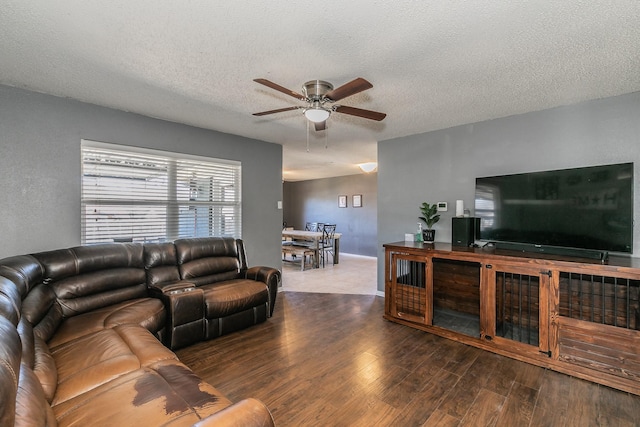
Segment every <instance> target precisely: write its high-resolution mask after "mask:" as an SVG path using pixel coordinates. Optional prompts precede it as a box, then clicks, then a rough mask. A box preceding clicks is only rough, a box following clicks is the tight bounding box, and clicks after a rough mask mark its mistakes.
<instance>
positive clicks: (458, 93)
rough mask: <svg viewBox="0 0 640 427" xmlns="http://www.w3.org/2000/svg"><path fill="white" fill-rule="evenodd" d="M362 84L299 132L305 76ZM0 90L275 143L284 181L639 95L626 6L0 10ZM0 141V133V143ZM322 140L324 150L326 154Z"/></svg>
mask: <svg viewBox="0 0 640 427" xmlns="http://www.w3.org/2000/svg"><path fill="white" fill-rule="evenodd" d="M356 77H364V78H365V79H367V80H369V81H370V82H371V83H372V84H373V88H372V89H369V90H367V91H365V92H362V93H360V94H357V95H354V96H352V97H349V98H345V99H344V100H342V101H340V104H342V105H349V106H353V107H358V108H364V109H369V110H375V111H381V112H385V113H387V118H386V119H385V120H384V121H382V122H374V121H370V120H366V119H363V118H357V117H351V116H347V115H344V114H338V113H334V114H332V116H331V117H330V119H329V121H328V128H329V129H328V132H318V133H316V132H315V131H312V132H311V136H310V140H309V143H310V150H309V152H307V151H306V149H307V133H306V122H305V120H304V118H303V117H302V113H301V111H299V110H296V111H290V112H286V113H280V114H275V115H270V116H264V117H255V116H253V115H252V113H254V112H259V111H264V110H272V109H276V108H284V107H288V106H293V105H298V104H300V102H298V101H296V100H295V99H294V98H291V97H289V96H286V95H283V94H281V93H279V92H276V91H274V90H271V89H269V88H267V87H265V86H262V85H259V84H257V83H254V82H253V81H252V80H253V79H254V78H266V79H269V80H271V81H273V82H275V83H277V84H280V85H282V86H285V87H287V88H289V89H292V90H294V91H296V92H300V91H301V90H302V89H301V86H302V84H303V83H304V82H306V81H308V80H314V79H321V80H327V81H330V82H331V83H333V84H334V86H336V87H337V86H340V85H342V84H344V83H346V82H348V81H350V80H352V79H354V78H356ZM0 83H1V84H6V85H11V86H16V87H21V88H27V89H30V90H35V91H40V92H45V93H49V94H53V95H57V96H63V97H69V98H74V99H78V100H81V101H85V102H90V103H94V104H98V105H103V106H107V107H112V108H117V109H120V110H125V111H132V112H135V113H139V114H143V115H147V116H151V117H158V118H162V119H165V120H170V121H175V122H180V123H186V124H190V125H194V126H199V127H203V128H208V129H215V130H218V131H221V132H227V133H233V134H238V135H242V136H246V137H250V138H256V139H260V140H264V141H270V142H274V143H277V144H282V145H283V147H284V148H283V151H284V159H283V164H284V171H283V174H284V178H285V179H286V180H302V179H314V178H323V177H330V176H340V175H350V174H355V173H358V172H359V171H358V169H357V167H356V166H355V164H356V163H362V162H368V161H375V160H376V151H377V150H376V143H377V141H381V140H386V139H391V138H395V137H400V136H406V135H411V134H417V133H422V132H426V131H431V130H435V129H442V128H447V127H451V126H455V125H459V124H464V123H472V122H477V121H482V120H487V119H492V118H497V117H504V116H508V115H513V114H519V113H524V112H528V111H535V110H541V109H545V108H550V107H554V106H559V105H567V104H573V103H576V102H580V101H584V100H588V99H596V98H602V97H607V96H613V95H619V94H624V93H630V92H636V91H639V90H640V1H639V0H619V1H615V0H610V1H596V0H562V1H544V0H538V1H535V0H531V1H526V2H524V1H504V0H485V1H468V0H467V1H460V0H448V1H443V0H437V1H436V0H421V1H409V0H394V1H371V0H370V1H365V0H349V1H344V0H324V1H322V2H318V1H284V0H277V1H276V0H272V1H265V0H251V1H220V0H217V1H216V0H192V1H175V0H173V1H171V0H136V1H131V0H110V1H104V0H103V1H99V0H57V1H51V0H29V1H25V0H0ZM0 138H1V136H0ZM325 145H326V148H325Z"/></svg>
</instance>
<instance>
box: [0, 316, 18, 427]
mask: <svg viewBox="0 0 640 427" xmlns="http://www.w3.org/2000/svg"><path fill="white" fill-rule="evenodd" d="M0 337H2V345H0V384H1V385H2V386H0V426H13V423H14V420H15V412H16V410H15V407H16V395H17V392H18V378H19V375H20V358H21V356H22V343H21V342H20V337H19V336H18V331H17V329H16V325H15V324H14V323H13V322H12V321H10V320H9V319H7V318H6V317H4V316H3V315H0Z"/></svg>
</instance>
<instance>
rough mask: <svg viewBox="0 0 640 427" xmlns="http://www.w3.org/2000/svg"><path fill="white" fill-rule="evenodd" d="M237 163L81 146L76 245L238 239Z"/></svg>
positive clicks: (106, 146) (86, 143) (118, 147)
mask: <svg viewBox="0 0 640 427" xmlns="http://www.w3.org/2000/svg"><path fill="white" fill-rule="evenodd" d="M240 176H241V167H240V163H239V162H233V161H227V160H219V159H212V158H206V157H196V156H188V155H184V154H177V153H169V152H164V151H155V150H145V149H138V148H133V147H125V146H121V145H114V144H105V143H99V142H94V141H86V140H83V141H82V243H83V244H91V243H99V242H162V241H171V240H175V239H177V238H183V237H205V236H229V237H235V238H241V237H242V236H241V234H242V230H241V224H242V221H241V220H242V218H241V195H240Z"/></svg>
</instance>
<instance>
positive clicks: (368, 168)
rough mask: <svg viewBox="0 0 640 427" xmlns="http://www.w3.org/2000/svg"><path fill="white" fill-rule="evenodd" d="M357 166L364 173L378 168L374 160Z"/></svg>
mask: <svg viewBox="0 0 640 427" xmlns="http://www.w3.org/2000/svg"><path fill="white" fill-rule="evenodd" d="M358 167H359V168H360V169H361V170H362V172H364V173H371V172H373V171H374V170H376V169H377V168H378V163H376V162H368V163H360V164H359V165H358Z"/></svg>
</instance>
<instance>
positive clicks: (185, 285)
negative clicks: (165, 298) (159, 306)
mask: <svg viewBox="0 0 640 427" xmlns="http://www.w3.org/2000/svg"><path fill="white" fill-rule="evenodd" d="M195 287H196V285H195V284H194V283H193V282H189V281H188V280H180V281H177V282H166V283H154V284H153V285H149V290H150V291H151V293H153V294H155V295H162V294H176V293H180V292H185V291H187V290H191V289H194V288H195Z"/></svg>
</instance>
